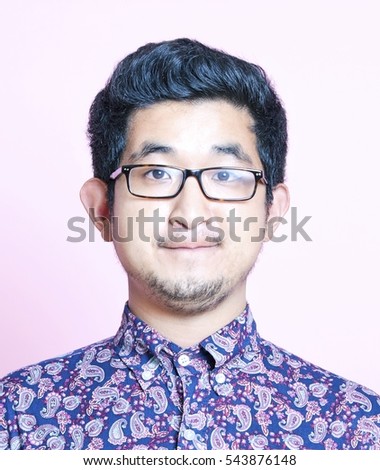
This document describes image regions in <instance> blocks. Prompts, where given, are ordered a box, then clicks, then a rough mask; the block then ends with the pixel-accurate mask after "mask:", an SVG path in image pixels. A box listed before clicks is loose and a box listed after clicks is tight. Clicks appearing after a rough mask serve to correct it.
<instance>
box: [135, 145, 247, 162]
mask: <svg viewBox="0 0 380 470" xmlns="http://www.w3.org/2000/svg"><path fill="white" fill-rule="evenodd" d="M211 150H212V151H213V152H215V153H217V154H222V155H232V156H233V157H234V158H236V160H238V161H241V162H244V163H248V164H250V165H252V163H253V161H252V158H251V157H250V156H249V155H248V154H247V153H245V152H244V151H243V149H242V147H241V145H240V144H227V145H213V146H212V147H211ZM152 153H163V154H174V153H175V151H174V149H173V147H169V146H167V145H161V144H158V143H155V142H146V143H145V144H144V145H143V147H142V148H141V150H137V151H136V152H133V153H131V155H130V156H129V158H128V161H129V162H130V163H136V162H138V161H140V160H142V159H143V158H145V157H147V156H148V155H150V154H152Z"/></svg>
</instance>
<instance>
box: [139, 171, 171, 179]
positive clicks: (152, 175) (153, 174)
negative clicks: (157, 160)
mask: <svg viewBox="0 0 380 470" xmlns="http://www.w3.org/2000/svg"><path fill="white" fill-rule="evenodd" d="M144 176H145V177H146V178H149V179H151V180H153V181H162V180H168V179H171V175H170V174H169V173H168V172H167V171H165V170H164V169H162V168H153V169H151V170H149V171H147V172H146V173H145V174H144Z"/></svg>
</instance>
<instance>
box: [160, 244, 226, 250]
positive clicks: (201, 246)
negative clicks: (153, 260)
mask: <svg viewBox="0 0 380 470" xmlns="http://www.w3.org/2000/svg"><path fill="white" fill-rule="evenodd" d="M219 245H220V243H199V242H170V243H162V244H160V245H159V247H160V248H167V249H168V250H205V249H207V248H215V247H217V246H219Z"/></svg>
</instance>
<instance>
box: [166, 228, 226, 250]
mask: <svg viewBox="0 0 380 470" xmlns="http://www.w3.org/2000/svg"><path fill="white" fill-rule="evenodd" d="M223 239H224V232H223V231H222V230H221V229H218V228H216V227H211V226H209V225H208V224H205V223H203V224H201V225H197V226H195V227H185V226H183V225H175V224H174V225H170V226H169V227H167V229H166V230H165V233H164V234H163V236H161V237H160V239H159V240H158V241H157V245H158V246H159V247H164V248H172V247H173V248H174V247H178V246H180V245H181V246H183V247H187V248H201V247H209V246H215V245H220V244H221V243H222V241H223Z"/></svg>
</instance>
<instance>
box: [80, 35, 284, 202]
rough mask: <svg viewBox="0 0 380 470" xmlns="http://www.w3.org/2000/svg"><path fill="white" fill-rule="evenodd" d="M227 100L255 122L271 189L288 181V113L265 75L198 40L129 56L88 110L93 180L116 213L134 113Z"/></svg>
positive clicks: (167, 43)
mask: <svg viewBox="0 0 380 470" xmlns="http://www.w3.org/2000/svg"><path fill="white" fill-rule="evenodd" d="M201 99H224V100H227V101H229V102H230V103H232V104H234V105H236V106H238V107H244V108H246V109H247V110H248V111H249V113H250V115H251V116H252V117H253V120H254V127H253V129H252V131H253V132H254V133H255V135H256V142H257V151H258V154H259V156H260V159H261V162H262V164H263V168H264V172H265V175H266V178H267V180H268V185H267V193H266V198H267V204H270V203H271V202H272V199H273V195H272V189H273V187H275V186H276V185H277V184H279V183H282V182H283V181H284V177H285V164H286V152H287V128H286V114H285V110H284V108H283V106H282V104H281V101H280V99H279V97H278V96H277V94H276V92H275V90H274V88H273V86H272V85H271V83H270V81H269V79H268V77H267V75H266V74H265V72H264V70H263V69H262V68H261V67H260V66H258V65H255V64H251V63H249V62H246V61H244V60H242V59H239V58H237V57H234V56H231V55H229V54H226V53H225V52H223V51H220V50H217V49H212V48H210V47H208V46H205V45H204V44H201V43H200V42H198V41H195V40H190V39H186V38H184V39H175V40H172V41H164V42H160V43H149V44H146V45H145V46H143V47H140V48H139V49H138V50H137V51H136V52H134V53H132V54H130V55H128V56H127V57H125V58H124V59H123V60H122V61H121V62H120V63H119V64H118V65H117V66H116V68H115V70H114V72H113V74H112V75H111V77H110V78H109V80H108V82H107V84H106V86H105V87H104V89H103V90H101V91H100V92H99V93H98V94H97V96H96V97H95V100H94V102H93V103H92V105H91V108H90V117H89V124H88V136H89V139H90V146H91V151H92V162H93V170H94V176H95V177H97V178H100V179H102V180H104V181H105V182H106V183H107V185H108V202H109V205H110V208H111V211H112V207H113V197H114V181H113V180H111V179H110V178H109V176H110V174H111V173H112V172H113V171H114V170H115V169H117V168H118V166H119V165H120V160H121V156H122V153H123V151H124V149H125V146H126V141H127V138H128V135H127V124H128V118H129V116H130V115H131V113H132V112H134V111H136V110H138V109H142V108H145V107H147V106H149V105H152V104H154V103H158V102H161V101H165V100H174V101H194V100H201Z"/></svg>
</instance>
